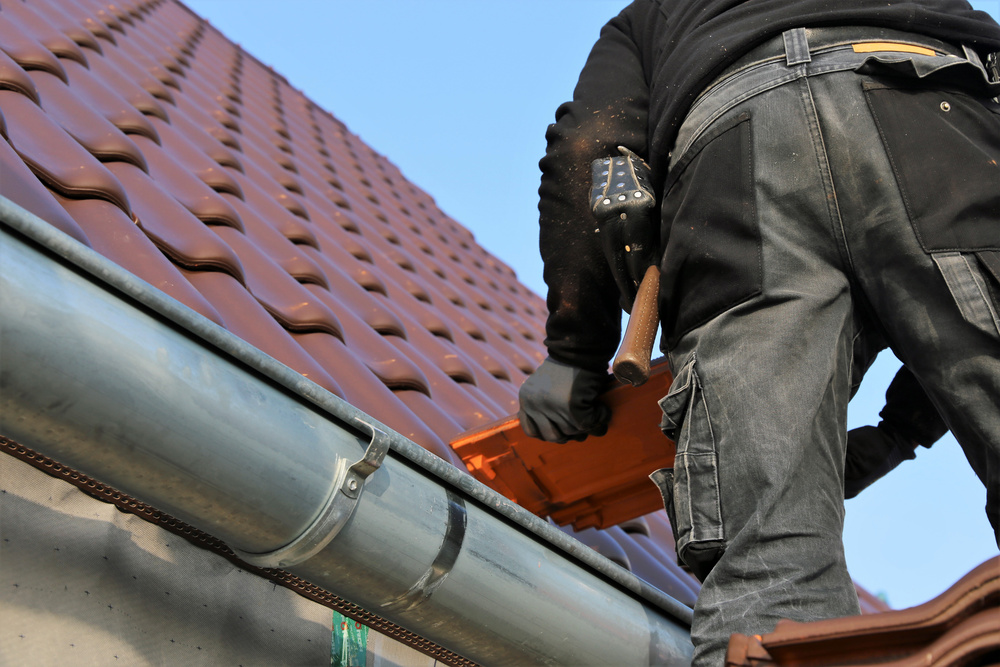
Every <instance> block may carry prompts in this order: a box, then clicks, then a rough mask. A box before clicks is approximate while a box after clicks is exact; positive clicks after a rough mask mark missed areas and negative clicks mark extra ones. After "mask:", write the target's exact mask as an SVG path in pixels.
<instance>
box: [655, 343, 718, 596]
mask: <svg viewBox="0 0 1000 667" xmlns="http://www.w3.org/2000/svg"><path fill="white" fill-rule="evenodd" d="M660 408H661V409H662V410H663V420H662V421H661V423H660V427H661V428H662V429H663V432H664V433H665V434H666V435H667V437H669V438H670V439H672V440H673V441H674V442H675V443H676V444H677V455H676V457H675V458H674V467H673V469H672V470H668V469H664V470H658V471H656V472H654V473H653V474H652V475H650V479H652V480H653V482H654V483H655V484H656V485H657V486H658V487H659V489H660V492H661V493H662V494H663V503H664V507H665V508H666V510H667V516H668V517H669V518H670V525H671V526H672V527H673V531H674V539H675V541H676V543H677V556H678V558H679V559H680V560H681V562H682V563H684V564H685V565H687V567H689V568H690V569H691V571H692V572H693V573H694V575H695V576H696V577H698V579H699V580H704V579H705V577H706V576H707V575H708V573H709V572H710V571H711V570H712V567H714V566H715V564H716V563H717V562H718V560H719V558H721V557H722V554H723V553H724V552H725V550H726V543H725V532H724V530H723V525H722V502H721V498H720V495H719V470H718V455H717V453H716V447H715V437H714V435H713V432H712V422H711V417H710V415H709V412H708V407H707V404H706V403H705V396H704V392H703V391H702V388H701V384H700V382H699V380H698V374H697V372H696V370H695V358H694V357H692V358H691V360H690V361H689V362H688V363H687V364H685V366H684V367H683V369H681V371H680V372H679V373H678V374H677V376H676V377H675V378H674V382H673V385H671V387H670V393H668V394H667V395H666V396H665V397H663V398H662V399H661V400H660Z"/></svg>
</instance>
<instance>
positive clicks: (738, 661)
mask: <svg viewBox="0 0 1000 667" xmlns="http://www.w3.org/2000/svg"><path fill="white" fill-rule="evenodd" d="M998 655H1000V557H996V558H992V559H990V560H988V561H986V562H985V563H983V564H981V565H980V566H979V567H977V568H975V569H974V570H972V572H970V573H968V574H967V575H965V576H964V577H962V578H961V579H960V580H959V581H958V582H957V583H956V584H955V585H954V586H952V587H951V588H949V589H948V590H947V591H945V592H944V593H942V594H941V595H939V596H938V597H936V598H934V599H933V600H930V601H929V602H926V603H924V604H922V605H918V606H916V607H912V608H910V609H901V610H898V611H889V612H885V613H882V614H877V615H875V616H867V617H866V616H854V617H848V618H836V619H831V620H828V621H817V622H814V623H793V622H791V621H781V622H780V623H778V626H777V628H775V630H774V632H772V633H770V634H767V635H763V636H759V635H757V636H754V637H747V636H743V635H734V636H733V639H732V641H731V642H730V645H729V652H728V654H727V657H726V664H727V665H733V666H734V667H735V666H745V667H752V666H758V667H764V666H766V665H803V666H816V667H820V666H823V665H883V664H884V665H898V666H899V667H902V666H903V665H912V666H913V667H917V665H926V666H930V665H941V666H944V665H948V666H951V665H972V664H977V665H978V664H982V665H986V664H995V661H996V659H997V657H998ZM988 656H992V657H991V658H989V659H988V660H987V657H988ZM977 658H978V659H981V660H982V661H979V660H978V659H977Z"/></svg>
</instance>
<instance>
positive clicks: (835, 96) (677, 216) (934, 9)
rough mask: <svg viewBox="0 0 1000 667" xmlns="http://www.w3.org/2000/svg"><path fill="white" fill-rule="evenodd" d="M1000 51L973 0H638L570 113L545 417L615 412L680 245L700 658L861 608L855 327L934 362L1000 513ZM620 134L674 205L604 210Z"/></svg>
mask: <svg viewBox="0 0 1000 667" xmlns="http://www.w3.org/2000/svg"><path fill="white" fill-rule="evenodd" d="M998 50H1000V26H998V25H997V24H996V23H995V22H994V21H993V20H992V19H990V18H989V16H988V15H986V14H985V13H982V12H977V11H974V10H973V9H972V8H971V6H970V5H969V4H967V3H966V2H964V1H963V0H910V1H908V2H894V1H892V0H845V1H844V2H837V3H830V2H828V1H827V0H783V1H782V2H773V1H771V0H746V1H743V2H739V1H737V0H659V1H654V0H637V1H636V2H633V3H632V4H631V5H629V6H628V7H626V8H625V9H624V10H623V11H622V12H621V13H620V14H619V15H618V16H617V17H616V18H614V19H612V20H611V21H610V22H609V23H608V24H607V25H606V26H605V27H604V29H603V30H602V32H601V35H600V38H599V39H598V41H597V43H596V44H595V46H594V48H593V50H592V52H591V54H590V57H589V58H588V60H587V62H586V65H585V66H584V68H583V70H582V72H581V74H580V79H579V82H578V84H577V87H576V89H575V92H574V96H573V101H572V102H568V103H566V104H564V105H562V106H560V107H559V109H558V111H557V113H556V123H555V124H553V125H551V126H550V127H549V129H548V132H547V134H546V136H547V140H548V148H547V151H546V155H545V157H544V158H543V159H542V160H541V163H540V166H541V169H542V180H541V187H540V189H539V195H540V202H539V212H540V226H541V234H540V246H541V253H542V257H543V260H544V262H545V269H544V277H545V281H546V283H547V285H548V289H549V292H548V306H549V310H550V314H549V317H548V321H547V338H546V345H547V347H548V352H549V357H548V359H546V361H545V362H544V363H543V364H542V365H541V366H540V367H539V368H538V370H537V371H536V372H535V374H534V375H532V376H531V377H529V379H528V380H527V381H526V382H525V384H524V386H523V388H522V391H521V406H522V409H521V412H520V417H521V423H522V426H523V427H524V429H525V430H526V431H527V432H528V433H529V434H530V435H535V436H538V437H542V438H544V439H547V440H553V441H557V442H565V441H566V440H570V439H582V438H583V437H586V435H588V434H598V433H601V432H603V430H604V429H605V428H606V422H607V419H608V412H607V409H606V408H605V407H604V406H602V405H601V404H600V402H599V401H598V400H597V395H598V394H599V393H600V392H601V390H602V389H603V388H604V387H605V382H606V379H607V365H608V361H609V359H610V358H611V356H612V355H613V353H614V351H615V348H616V346H617V343H618V340H619V335H620V310H619V297H620V296H621V299H622V302H623V304H624V305H625V306H626V307H628V306H629V305H630V303H631V299H632V298H634V295H635V292H634V288H635V286H636V285H637V284H638V280H639V279H640V278H641V276H640V275H638V273H637V271H636V268H635V267H636V266H640V267H641V265H642V264H643V263H649V262H656V263H659V265H660V269H661V271H662V278H661V282H660V304H659V307H660V313H661V319H662V343H661V346H662V349H663V350H664V352H666V353H667V356H668V359H669V362H670V366H671V370H672V371H673V375H674V381H673V386H672V387H671V389H670V392H669V394H668V395H667V396H666V397H664V398H663V399H662V400H661V402H660V405H661V407H662V408H663V412H664V417H663V421H662V423H661V427H662V428H663V430H664V432H665V433H667V434H668V435H669V436H670V437H671V438H672V439H674V440H675V441H676V443H677V456H676V462H675V467H674V469H673V470H671V471H660V472H659V473H658V474H657V475H655V476H654V480H656V481H658V483H659V484H660V486H661V490H662V491H663V492H664V496H665V500H666V504H667V509H668V513H669V514H670V519H671V523H672V524H673V526H674V530H675V531H676V537H677V547H678V553H679V556H680V558H681V560H682V561H683V562H684V563H685V564H686V565H687V566H688V567H690V568H691V570H692V571H693V572H694V573H695V574H696V575H697V576H698V578H699V579H700V580H702V582H703V585H702V588H701V593H700V596H699V598H698V603H697V605H696V608H695V615H694V626H693V628H692V639H693V642H694V644H695V663H696V664H701V665H707V664H711V665H718V664H721V663H722V661H723V658H724V655H725V649H726V644H727V641H728V639H729V636H730V635H731V634H732V633H742V634H758V633H763V632H768V631H770V630H772V629H773V628H774V626H775V624H776V622H777V621H778V620H779V619H782V618H790V619H793V620H798V621H810V620H818V619H824V618H830V617H838V616H846V615H852V614H857V613H858V612H859V607H858V601H857V597H856V593H855V589H854V587H853V584H852V581H851V578H850V576H849V575H848V572H847V567H846V565H845V560H844V553H843V544H842V527H843V515H844V505H843V499H844V460H845V447H846V440H847V433H846V412H847V403H848V400H849V397H850V395H851V391H852V387H854V386H856V384H857V382H858V381H859V380H860V378H859V377H858V376H859V373H860V372H861V371H859V370H857V369H863V368H866V367H867V363H866V362H867V361H870V358H868V359H860V360H859V359H855V358H854V357H855V351H856V350H867V352H865V354H868V355H871V354H873V353H874V352H876V351H877V350H878V349H880V348H882V347H885V346H886V344H888V346H889V347H891V348H892V350H893V351H894V352H895V354H896V356H898V357H899V359H900V360H902V361H903V362H904V364H905V366H906V368H907V369H908V371H909V372H912V376H913V378H915V379H916V381H917V383H918V384H919V387H920V388H922V389H923V390H924V391H926V394H927V396H928V397H929V398H930V401H931V404H932V405H933V406H934V407H936V408H937V411H938V412H939V413H940V415H941V417H942V418H943V420H944V423H945V424H946V425H947V426H948V427H950V428H951V430H952V432H953V433H954V434H955V436H956V438H957V439H958V441H959V442H960V443H961V445H962V447H963V449H964V450H965V453H966V456H967V458H968V460H969V462H970V463H971V465H972V467H973V469H974V470H975V472H976V473H977V474H978V475H979V477H980V479H981V480H982V481H983V482H984V484H985V485H986V487H987V514H988V515H989V519H990V521H991V522H992V525H993V527H994V530H996V531H997V532H998V534H1000V497H998V496H1000V406H998V404H1000V298H998V296H1000V166H998V162H1000V105H998V104H997V103H996V101H994V100H991V99H990V98H992V97H993V96H996V95H998V93H1000V84H997V83H996V82H997V81H998V79H1000V77H998V75H997V70H996V67H997V66H996V56H995V53H994V52H996V51H998ZM991 81H992V83H991ZM618 146H623V147H624V148H626V149H628V150H630V151H634V152H635V153H636V154H637V156H638V157H640V158H643V159H645V160H646V161H648V163H649V167H650V169H651V173H652V175H653V190H654V194H655V195H656V201H657V202H660V204H659V207H658V210H659V216H656V215H652V216H650V217H649V219H648V221H646V224H643V222H642V221H641V220H639V219H638V218H636V216H632V217H631V218H629V219H628V220H627V221H626V222H623V223H621V225H622V228H619V229H614V228H613V227H609V226H606V225H603V224H602V225H601V226H600V227H597V226H596V225H595V223H594V218H593V217H592V214H591V209H590V199H589V194H590V188H591V181H590V176H591V172H590V165H591V161H593V160H595V159H599V158H603V157H605V156H608V155H612V154H617V147H618ZM612 224H614V223H612ZM657 227H658V230H657ZM651 230H652V231H651ZM657 231H658V236H657ZM602 238H603V239H618V240H619V241H618V243H617V246H616V247H614V248H612V249H611V252H610V253H609V256H611V257H612V262H611V264H613V265H614V267H615V268H611V265H609V263H608V262H607V261H605V255H604V250H603V249H602V242H601V239H602ZM651 239H652V241H651ZM657 240H658V241H659V244H657V243H656V241H657ZM656 245H659V249H655V248H652V247H650V246H656ZM644 249H645V250H644ZM630 252H641V253H646V255H647V256H646V257H645V259H646V262H635V261H633V262H628V261H623V260H622V259H621V257H623V256H625V253H630ZM616 253H617V254H618V255H619V258H618V261H616V260H615V258H614V256H615V254H616ZM629 266H632V267H633V268H632V270H631V272H630V271H629V268H628V267H629ZM616 272H617V274H618V275H615V273H616ZM623 273H626V274H627V275H623ZM617 285H622V286H623V287H624V292H625V293H624V294H622V295H619V290H618V287H617ZM883 341H884V342H883ZM859 354H861V353H860V352H859ZM858 361H862V362H865V363H857V362H858ZM852 369H854V370H852ZM925 444H929V443H925ZM910 453H911V454H912V452H910ZM998 544H1000V538H998Z"/></svg>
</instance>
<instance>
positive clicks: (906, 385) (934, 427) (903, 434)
mask: <svg viewBox="0 0 1000 667" xmlns="http://www.w3.org/2000/svg"><path fill="white" fill-rule="evenodd" d="M879 416H880V417H882V421H881V422H879V425H878V426H862V427H860V428H855V429H851V430H850V431H849V432H848V434H847V458H846V460H845V462H844V497H845V498H853V497H854V496H856V495H858V494H859V493H861V492H862V491H863V490H865V489H866V488H867V487H869V486H871V485H872V484H873V483H875V482H876V481H877V480H878V479H880V478H882V477H884V476H885V475H886V473H888V472H889V471H890V470H892V469H893V468H895V467H896V466H898V465H899V464H900V463H902V462H903V461H906V460H908V459H912V458H916V453H915V451H916V448H917V446H922V447H930V446H931V445H933V444H934V443H935V442H937V441H938V440H940V439H941V437H942V436H943V435H944V434H945V433H947V432H948V426H947V425H946V424H945V423H944V420H943V419H941V415H939V414H938V411H937V408H935V407H934V404H933V403H931V400H930V398H928V396H927V394H926V393H925V392H924V390H923V387H921V386H920V383H919V382H917V378H916V377H914V375H913V373H911V372H910V370H909V369H907V368H906V367H905V366H903V367H901V368H900V369H899V371H898V372H897V373H896V377H894V378H893V379H892V382H891V383H890V384H889V389H888V390H887V391H886V392H885V407H884V408H882V411H881V412H880V413H879Z"/></svg>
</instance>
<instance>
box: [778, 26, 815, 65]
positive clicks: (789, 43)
mask: <svg viewBox="0 0 1000 667" xmlns="http://www.w3.org/2000/svg"><path fill="white" fill-rule="evenodd" d="M781 37H782V39H784V40H785V60H786V62H787V64H788V66H789V67H794V66H795V65H803V64H805V63H808V62H812V56H811V55H809V38H808V37H806V29H805V28H794V29H792V30H786V31H785V32H784V33H782V35H781Z"/></svg>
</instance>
